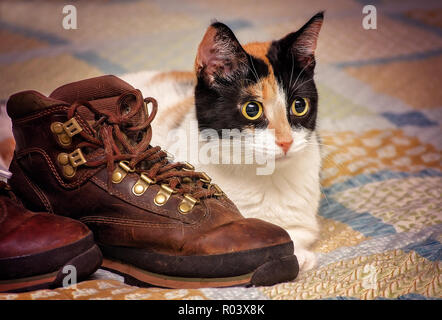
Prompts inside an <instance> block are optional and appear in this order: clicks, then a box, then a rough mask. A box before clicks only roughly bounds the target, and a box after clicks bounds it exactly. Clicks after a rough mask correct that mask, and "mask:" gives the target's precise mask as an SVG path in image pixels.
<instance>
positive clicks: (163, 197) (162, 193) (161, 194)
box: [153, 184, 176, 206]
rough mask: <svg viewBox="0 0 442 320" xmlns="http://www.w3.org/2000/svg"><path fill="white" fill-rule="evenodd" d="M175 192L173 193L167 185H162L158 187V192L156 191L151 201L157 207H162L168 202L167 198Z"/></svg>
mask: <svg viewBox="0 0 442 320" xmlns="http://www.w3.org/2000/svg"><path fill="white" fill-rule="evenodd" d="M175 192H176V191H174V190H173V189H172V188H171V187H169V186H168V185H165V184H162V185H161V187H160V190H158V193H157V195H156V196H155V198H154V199H153V202H154V203H155V204H156V205H157V206H162V205H164V204H165V203H166V202H167V201H168V200H169V198H170V196H171V195H172V193H175Z"/></svg>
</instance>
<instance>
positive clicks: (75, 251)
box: [0, 235, 103, 292]
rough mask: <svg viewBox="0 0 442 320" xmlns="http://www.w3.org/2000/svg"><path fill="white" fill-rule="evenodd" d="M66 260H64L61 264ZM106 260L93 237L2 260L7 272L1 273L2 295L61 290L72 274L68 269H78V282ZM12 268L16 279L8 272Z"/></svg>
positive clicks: (0, 261) (2, 266) (0, 264)
mask: <svg viewBox="0 0 442 320" xmlns="http://www.w3.org/2000/svg"><path fill="white" fill-rule="evenodd" d="M63 258H64V261H61V260H62V259H63ZM102 261H103V256H102V254H101V251H100V249H99V248H98V246H97V245H96V244H95V243H94V242H93V237H92V235H90V236H88V237H86V238H83V239H81V240H79V241H77V242H76V243H74V244H71V245H68V246H64V247H60V248H56V249H53V250H49V251H46V252H41V253H38V254H34V255H27V256H21V257H14V258H7V259H0V270H2V271H3V272H1V274H0V276H1V278H0V292H25V291H33V290H41V289H53V288H57V287H61V286H62V285H63V279H65V277H66V276H68V275H69V274H71V272H72V271H71V270H72V269H71V268H70V269H67V270H66V271H67V272H66V271H65V272H63V269H64V268H65V266H73V267H75V271H76V278H77V281H81V280H83V279H85V278H87V277H88V276H90V275H91V274H92V273H94V272H95V271H96V270H97V269H98V268H99V267H100V265H101V263H102ZM48 265H49V266H48ZM36 268H38V269H36ZM42 268H46V270H45V271H46V272H42ZM11 269H12V270H14V269H15V270H14V271H15V276H13V277H11V274H12V273H11V272H10V273H9V274H8V273H7V272H8V271H9V270H11ZM18 272H20V273H18ZM20 275H21V276H20ZM69 284H71V283H70V281H69Z"/></svg>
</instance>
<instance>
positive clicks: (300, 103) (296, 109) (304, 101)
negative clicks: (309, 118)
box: [291, 98, 310, 117]
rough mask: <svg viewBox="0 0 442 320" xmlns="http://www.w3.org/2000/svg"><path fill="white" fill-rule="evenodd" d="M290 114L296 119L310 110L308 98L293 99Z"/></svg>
mask: <svg viewBox="0 0 442 320" xmlns="http://www.w3.org/2000/svg"><path fill="white" fill-rule="evenodd" d="M291 109H292V113H293V115H295V116H297V117H302V116H303V115H305V114H306V113H307V112H308V111H309V109H310V100H309V99H308V98H295V100H293V103H292V108H291Z"/></svg>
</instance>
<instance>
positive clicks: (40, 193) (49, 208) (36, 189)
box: [23, 174, 54, 213]
mask: <svg viewBox="0 0 442 320" xmlns="http://www.w3.org/2000/svg"><path fill="white" fill-rule="evenodd" d="M23 177H24V178H25V180H26V182H27V183H28V185H29V186H30V187H31V188H32V190H34V192H35V193H36V194H37V196H38V197H39V198H40V201H41V202H42V203H43V205H44V206H45V208H46V211H48V212H49V213H54V211H53V210H52V206H51V203H50V202H49V199H48V198H47V197H46V195H45V194H44V193H43V191H41V189H40V188H39V187H38V186H36V185H35V184H34V183H32V181H31V180H30V179H29V178H28V177H27V176H26V175H25V174H23Z"/></svg>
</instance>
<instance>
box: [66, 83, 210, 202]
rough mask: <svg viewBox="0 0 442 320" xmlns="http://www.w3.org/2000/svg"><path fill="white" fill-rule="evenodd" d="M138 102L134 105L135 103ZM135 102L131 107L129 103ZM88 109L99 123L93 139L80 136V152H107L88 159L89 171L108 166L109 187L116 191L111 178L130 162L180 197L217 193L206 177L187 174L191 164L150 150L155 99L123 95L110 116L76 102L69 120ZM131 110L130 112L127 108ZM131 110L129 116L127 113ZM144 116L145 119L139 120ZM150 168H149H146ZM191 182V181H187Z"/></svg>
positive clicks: (94, 127)
mask: <svg viewBox="0 0 442 320" xmlns="http://www.w3.org/2000/svg"><path fill="white" fill-rule="evenodd" d="M133 100H134V101H133ZM131 101H132V102H133V103H132V104H129V102H131ZM149 103H151V104H152V111H151V113H150V114H148V110H147V105H148V104H149ZM81 106H84V107H86V108H87V109H89V110H90V112H92V113H93V114H94V115H95V118H96V119H98V120H97V121H95V123H94V124H93V125H92V126H90V129H91V132H93V133H94V134H93V135H91V134H89V133H87V132H86V130H82V131H81V132H80V133H79V134H80V135H81V136H82V137H83V138H84V140H86V141H83V142H80V143H79V144H78V146H77V148H92V149H95V150H97V149H104V157H101V158H99V159H94V160H92V159H88V160H87V162H86V163H85V165H86V166H89V167H98V166H101V165H104V164H105V165H106V166H107V172H108V186H109V190H112V187H111V186H112V181H111V176H112V172H113V171H114V169H115V166H116V165H117V164H116V162H118V161H127V165H128V166H129V167H130V168H131V169H132V170H133V171H134V172H137V173H139V174H141V173H144V174H145V175H147V176H148V177H149V178H150V179H152V180H153V181H155V183H157V184H158V183H164V184H168V185H169V187H171V188H172V189H173V190H175V191H176V192H177V193H179V194H190V195H191V196H192V197H194V198H195V199H197V200H199V199H201V198H207V197H211V196H214V195H215V194H216V193H217V190H216V189H215V188H212V186H213V185H211V184H209V183H207V182H204V181H201V179H204V178H205V177H204V174H203V173H201V172H197V171H192V170H184V169H185V168H186V167H187V166H188V164H186V163H183V162H170V161H169V160H168V159H167V157H168V154H167V153H166V152H164V151H162V150H161V148H160V147H159V146H157V147H152V146H150V141H151V139H152V127H151V122H152V121H153V119H154V118H155V115H156V113H157V110H158V104H157V101H156V100H155V99H154V98H151V97H149V98H145V99H143V97H142V95H141V92H140V91H139V90H132V91H128V92H125V93H123V94H122V95H120V97H119V98H118V100H117V103H116V107H117V108H116V110H115V111H114V112H107V111H104V110H97V109H96V108H95V107H94V106H92V105H91V104H90V103H89V102H87V101H85V102H75V103H73V104H72V105H71V107H70V108H69V110H68V118H69V119H70V118H72V117H74V115H75V112H76V110H77V109H78V108H79V107H81ZM128 106H130V108H129V109H127V107H128ZM126 110H129V111H128V112H125V111H126ZM139 115H141V119H138V117H139ZM137 133H143V134H144V136H143V137H142V139H140V141H135V140H134V139H129V138H128V135H137ZM146 167H147V168H146ZM185 178H187V179H185Z"/></svg>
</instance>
